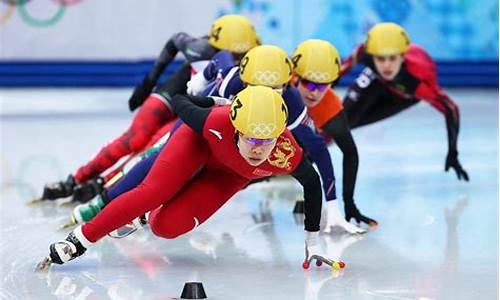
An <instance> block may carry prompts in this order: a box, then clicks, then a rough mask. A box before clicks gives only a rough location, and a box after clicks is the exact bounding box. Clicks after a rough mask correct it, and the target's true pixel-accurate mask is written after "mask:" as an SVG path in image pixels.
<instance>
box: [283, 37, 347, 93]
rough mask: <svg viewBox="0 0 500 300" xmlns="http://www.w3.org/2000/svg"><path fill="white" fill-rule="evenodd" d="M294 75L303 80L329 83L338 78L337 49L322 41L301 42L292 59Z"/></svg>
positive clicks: (338, 58)
mask: <svg viewBox="0 0 500 300" xmlns="http://www.w3.org/2000/svg"><path fill="white" fill-rule="evenodd" d="M292 62H293V67H294V71H295V73H296V74H297V75H298V76H300V77H301V78H304V79H305V80H308V81H312V82H316V83H330V82H334V81H335V80H337V78H339V74H340V64H341V63H340V56H339V52H338V51H337V49H336V48H335V47H334V46H333V45H332V44H330V43H329V42H327V41H324V40H315V39H311V40H306V41H304V42H302V43H301V44H300V45H299V46H297V49H295V52H294V53H293V57H292Z"/></svg>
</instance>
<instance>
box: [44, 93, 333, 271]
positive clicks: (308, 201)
mask: <svg viewBox="0 0 500 300" xmlns="http://www.w3.org/2000/svg"><path fill="white" fill-rule="evenodd" d="M194 102H196V104H195V103H194ZM172 103H173V108H174V111H175V112H176V113H177V114H178V116H179V117H180V119H182V120H183V121H184V122H185V124H184V125H181V126H180V127H179V129H177V130H176V131H175V133H174V134H173V135H172V136H171V137H170V140H169V142H168V143H167V144H166V145H165V146H164V148H163V149H162V150H161V152H160V154H159V156H158V158H157V159H156V161H155V162H154V164H153V167H152V168H151V170H150V171H149V173H148V175H147V176H146V177H145V179H144V180H143V181H142V182H141V183H140V184H139V185H138V186H137V187H136V188H134V189H132V190H130V191H128V192H126V193H124V194H122V195H120V196H119V197H118V198H116V199H114V201H112V202H111V203H110V204H108V205H107V206H106V207H105V208H104V209H103V210H102V211H101V212H100V213H99V214H98V215H97V216H96V217H95V218H94V219H92V221H90V222H88V223H85V224H83V225H81V226H79V227H77V228H76V229H75V230H74V231H73V232H72V233H70V234H69V236H68V237H67V238H66V240H63V241H60V242H57V243H54V244H52V245H50V258H47V260H46V262H54V263H58V264H62V263H65V262H67V261H69V260H71V259H74V258H76V257H78V256H80V255H82V254H83V253H84V252H85V251H86V249H87V248H88V247H89V246H91V245H92V244H93V243H95V242H96V241H97V240H99V239H100V238H102V237H104V236H105V235H106V234H108V233H110V232H112V231H114V230H116V229H118V228H120V227H122V226H124V225H126V224H128V223H130V222H132V221H133V220H134V219H135V218H138V217H139V219H140V220H143V222H144V221H145V222H147V223H149V225H150V227H151V230H152V232H153V233H154V234H155V235H158V236H161V237H164V238H168V239H172V238H175V237H178V236H180V235H182V234H184V233H187V232H189V231H191V230H193V229H195V228H196V227H197V226H199V225H200V224H202V223H203V222H205V221H206V220H207V219H208V218H209V217H210V216H211V215H213V214H214V213H215V212H216V211H217V210H218V209H219V208H221V207H222V205H224V203H226V202H227V201H228V200H229V199H230V198H231V197H232V196H233V195H234V194H236V193H237V192H238V191H239V190H241V189H242V188H243V187H245V186H246V185H248V184H249V182H250V181H251V180H255V179H259V178H262V177H268V176H276V175H283V174H291V175H292V176H293V177H294V178H296V179H297V180H298V181H299V182H300V183H301V185H302V186H303V188H304V199H305V221H304V223H305V230H306V261H305V263H304V267H309V262H310V261H311V260H312V259H316V260H320V261H322V262H325V263H327V264H329V265H331V266H332V267H334V268H340V267H343V264H342V263H339V262H334V261H331V260H329V259H327V258H326V257H325V255H324V254H322V251H321V247H320V246H319V243H318V233H319V229H320V228H319V223H320V218H321V202H322V188H321V183H320V179H319V176H318V174H317V173H316V171H315V170H314V168H313V166H312V164H311V162H310V161H309V160H308V159H307V157H306V156H305V155H303V152H302V149H301V148H300V146H299V145H298V144H297V142H296V141H295V139H294V137H293V135H292V134H291V133H290V131H289V130H288V129H286V122H287V117H288V110H287V107H286V105H285V103H284V101H283V98H282V97H281V95H280V94H278V93H277V92H275V91H273V90H272V89H271V88H268V87H262V86H250V87H247V88H246V89H244V90H243V91H241V92H240V93H238V94H237V95H236V97H235V99H234V101H233V103H232V105H231V107H228V106H220V107H213V108H208V107H210V106H212V105H213V104H214V100H213V99H212V98H210V97H195V96H181V95H177V96H175V97H174V99H173V100H172ZM149 212H150V213H149ZM141 216H142V217H141ZM137 223H140V222H137V219H136V224H137ZM43 266H44V264H42V265H41V267H43Z"/></svg>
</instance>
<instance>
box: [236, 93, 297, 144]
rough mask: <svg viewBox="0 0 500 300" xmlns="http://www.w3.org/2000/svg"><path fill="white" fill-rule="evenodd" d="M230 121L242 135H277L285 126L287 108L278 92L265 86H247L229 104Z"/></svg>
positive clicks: (267, 136)
mask: <svg viewBox="0 0 500 300" xmlns="http://www.w3.org/2000/svg"><path fill="white" fill-rule="evenodd" d="M230 115H231V123H233V126H234V128H235V129H236V130H238V131H239V132H241V133H242V134H243V135H245V136H247V137H251V138H256V139H270V138H276V137H278V136H279V135H280V134H281V133H283V131H285V128H286V122H287V119H288V109H287V107H286V105H285V102H284V101H283V98H282V97H281V95H280V94H278V93H277V92H275V91H274V90H273V89H271V88H269V87H265V86H248V87H246V88H245V89H243V90H242V91H241V92H239V93H238V94H236V96H235V98H234V101H233V103H232V104H231V113H230Z"/></svg>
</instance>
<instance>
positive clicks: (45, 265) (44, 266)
mask: <svg viewBox="0 0 500 300" xmlns="http://www.w3.org/2000/svg"><path fill="white" fill-rule="evenodd" d="M50 265H52V259H50V257H48V256H47V257H45V258H44V259H43V260H42V261H41V262H39V263H38V264H37V265H36V267H35V272H45V271H47V270H48V269H49V267H50Z"/></svg>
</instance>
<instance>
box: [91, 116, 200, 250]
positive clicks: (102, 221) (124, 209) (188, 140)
mask: <svg viewBox="0 0 500 300" xmlns="http://www.w3.org/2000/svg"><path fill="white" fill-rule="evenodd" d="M208 156H209V150H208V146H207V144H206V143H205V141H204V140H203V139H202V138H201V137H200V136H199V135H197V134H196V133H194V132H193V131H192V130H191V129H190V128H188V127H187V126H182V127H180V128H179V130H178V131H177V133H176V134H175V135H174V136H173V137H172V139H171V140H170V142H169V143H167V145H165V147H164V148H163V149H162V151H161V152H160V154H159V155H158V158H157V159H156V161H155V162H154V164H153V166H152V168H151V170H150V171H149V173H148V174H147V175H146V177H145V178H144V180H143V181H142V182H141V183H140V184H139V185H138V186H137V187H135V188H134V189H132V190H130V191H128V192H126V193H124V194H122V195H120V196H119V197H118V198H116V199H115V200H114V201H112V202H111V203H109V204H108V205H107V206H106V207H105V208H104V209H103V210H102V211H101V212H100V213H99V214H98V215H97V216H96V217H95V218H94V219H93V220H92V221H90V222H88V223H86V224H84V225H83V228H82V231H83V234H84V235H85V237H86V238H87V239H88V240H90V241H92V242H95V241H97V240H98V239H100V238H101V237H103V236H105V235H106V234H108V233H109V232H111V231H113V230H115V229H117V228H119V227H121V226H123V225H125V224H127V223H129V222H130V221H132V220H133V219H134V218H136V217H138V216H141V215H143V214H145V213H146V212H148V211H151V210H153V209H155V208H157V207H159V206H160V205H162V204H164V203H167V202H168V201H169V200H171V199H172V198H173V197H174V196H175V194H177V193H178V192H179V191H180V190H181V189H182V188H183V186H184V185H185V184H186V183H187V182H189V180H191V178H192V177H193V176H194V175H196V173H198V172H199V170H200V169H201V168H202V167H203V166H204V164H205V163H206V161H207V159H208Z"/></svg>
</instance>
